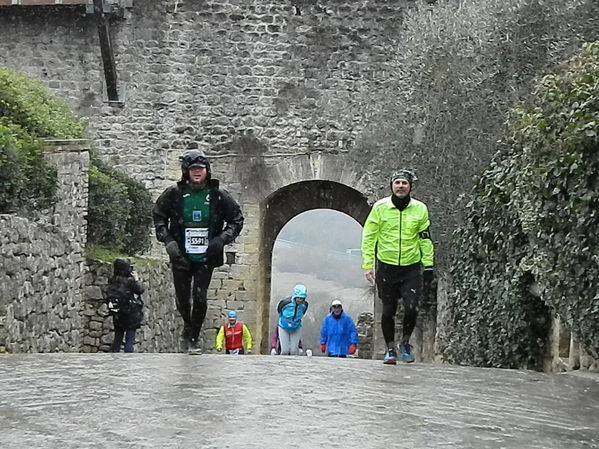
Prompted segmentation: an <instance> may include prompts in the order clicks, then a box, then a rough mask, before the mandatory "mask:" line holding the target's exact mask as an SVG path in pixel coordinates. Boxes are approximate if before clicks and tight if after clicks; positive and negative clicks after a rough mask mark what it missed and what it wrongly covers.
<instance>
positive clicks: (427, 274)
mask: <svg viewBox="0 0 599 449" xmlns="http://www.w3.org/2000/svg"><path fill="white" fill-rule="evenodd" d="M433 279H435V272H434V271H433V267H426V268H425V269H424V271H423V272H422V280H423V281H424V282H425V283H429V284H430V283H431V282H433Z"/></svg>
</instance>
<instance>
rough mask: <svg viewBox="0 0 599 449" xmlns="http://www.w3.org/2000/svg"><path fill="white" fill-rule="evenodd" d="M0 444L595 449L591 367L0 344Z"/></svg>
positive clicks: (598, 393) (596, 411)
mask: <svg viewBox="0 0 599 449" xmlns="http://www.w3.org/2000/svg"><path fill="white" fill-rule="evenodd" d="M0 385H1V387H0V447H1V448H2V449H9V448H10V449H12V448H19V449H21V448H116V447H121V448H236V449H242V448H360V449H366V448H386V447H393V448H406V449H408V448H409V449H417V448H422V449H424V448H426V449H430V448H456V449H458V448H459V449H463V448H493V449H495V448H497V449H499V448H506V449H512V448H513V449H516V448H518V449H520V448H543V449H548V448H556V449H558V448H559V449H563V448H569V449H573V448H599V375H598V374H588V375H587V376H577V375H573V374H541V373H536V372H525V371H515V370H496V369H480V368H469V367H455V366H447V365H428V364H418V363H416V364H412V365H405V364H401V365H397V366H385V365H383V364H382V363H381V362H380V361H375V360H360V359H345V360H343V359H329V358H321V357H273V356H225V355H202V356H189V355H185V354H122V353H121V354H22V355H0Z"/></svg>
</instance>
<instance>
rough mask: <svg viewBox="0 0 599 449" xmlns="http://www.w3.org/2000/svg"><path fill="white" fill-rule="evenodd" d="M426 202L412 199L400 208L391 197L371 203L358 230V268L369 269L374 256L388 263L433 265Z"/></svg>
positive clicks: (371, 266)
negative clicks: (404, 206)
mask: <svg viewBox="0 0 599 449" xmlns="http://www.w3.org/2000/svg"><path fill="white" fill-rule="evenodd" d="M429 226H430V221H429V219H428V209H427V207H426V205H425V204H424V203H423V202H421V201H418V200H415V199H414V198H411V199H410V202H409V203H408V206H407V207H406V208H405V209H404V210H403V211H400V210H399V209H397V208H396V207H395V206H394V205H393V202H392V201H391V197H390V196H389V197H387V198H383V199H382V200H379V201H377V202H376V203H374V205H373V206H372V210H371V211H370V214H369V215H368V218H367V219H366V223H365V224H364V229H363V231H362V269H364V270H371V269H372V268H373V267H374V257H375V254H374V253H375V248H376V258H377V259H378V260H380V261H381V262H384V263H386V264H389V265H400V266H406V265H412V264H415V263H418V262H420V263H421V264H422V265H423V266H425V267H432V266H433V265H434V249H433V242H432V240H431V238H430V232H429V230H428V228H429Z"/></svg>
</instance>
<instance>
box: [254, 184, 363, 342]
mask: <svg viewBox="0 0 599 449" xmlns="http://www.w3.org/2000/svg"><path fill="white" fill-rule="evenodd" d="M312 209H332V210H336V211H339V212H343V213H345V214H347V215H349V216H350V217H352V218H353V219H355V220H356V221H357V222H358V223H360V225H363V224H364V222H365V221H366V217H367V216H368V213H369V212H370V206H369V204H368V201H367V198H366V197H365V196H364V195H363V194H362V193H360V192H359V191H357V190H355V189H353V188H352V187H349V186H346V185H344V184H340V183H338V182H334V181H322V180H312V181H302V182H298V183H294V184H290V185H287V186H285V187H282V188H280V189H279V190H277V191H276V192H274V193H273V194H271V195H270V196H268V197H267V198H266V199H265V200H264V202H263V204H262V207H261V210H262V214H261V215H262V220H261V233H260V234H261V235H260V254H259V261H260V263H259V265H260V270H259V278H258V309H259V317H258V318H259V320H258V324H259V328H260V335H261V344H260V350H261V352H262V353H267V352H268V342H269V339H268V333H269V326H268V323H269V315H270V307H269V304H270V287H271V271H272V251H273V246H274V242H275V239H276V237H277V235H278V234H279V231H280V230H281V229H282V228H283V226H285V224H286V223H287V222H288V221H289V220H291V219H292V218H293V217H295V216H296V215H299V214H301V213H302V212H306V211H309V210H312Z"/></svg>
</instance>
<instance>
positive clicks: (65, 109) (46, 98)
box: [0, 69, 85, 139]
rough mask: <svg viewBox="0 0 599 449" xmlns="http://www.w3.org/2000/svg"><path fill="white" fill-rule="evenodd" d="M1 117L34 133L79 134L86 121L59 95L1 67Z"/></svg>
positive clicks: (51, 134)
mask: <svg viewBox="0 0 599 449" xmlns="http://www.w3.org/2000/svg"><path fill="white" fill-rule="evenodd" d="M0 117H3V118H4V119H5V120H7V121H8V122H10V123H14V124H16V125H19V126H21V127H22V128H23V129H25V130H26V131H27V132H28V133H29V134H31V135H33V136H36V137H52V138H64V139H78V138H82V137H83V136H84V133H85V123H84V122H82V121H81V120H79V119H78V118H77V117H75V116H74V115H73V113H72V112H71V110H70V108H69V106H68V105H67V104H66V102H65V101H63V100H62V99H60V98H58V97H55V96H53V95H52V94H50V92H49V91H48V89H47V88H46V86H44V85H43V84H42V83H40V82H38V81H35V80H33V79H31V78H29V76H27V75H25V74H23V73H17V72H13V71H10V70H6V69H0Z"/></svg>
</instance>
